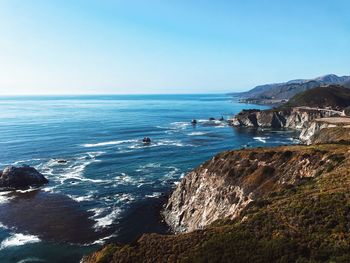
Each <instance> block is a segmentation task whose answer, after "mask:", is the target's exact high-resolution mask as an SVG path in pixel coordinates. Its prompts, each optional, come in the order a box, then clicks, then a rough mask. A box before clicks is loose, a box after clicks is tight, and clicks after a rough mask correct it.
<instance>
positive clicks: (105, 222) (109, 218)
mask: <svg viewBox="0 0 350 263" xmlns="http://www.w3.org/2000/svg"><path fill="white" fill-rule="evenodd" d="M120 213H121V209H120V208H116V207H114V209H113V211H112V212H111V213H109V214H107V215H106V216H104V217H100V218H94V220H95V221H96V224H95V225H94V228H95V229H99V228H105V227H107V226H109V225H111V224H112V223H113V222H114V220H115V219H117V218H118V216H119V214H120Z"/></svg>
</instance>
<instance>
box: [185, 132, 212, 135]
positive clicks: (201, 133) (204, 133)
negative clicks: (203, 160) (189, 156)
mask: <svg viewBox="0 0 350 263" xmlns="http://www.w3.org/2000/svg"><path fill="white" fill-rule="evenodd" d="M206 134H208V133H207V132H190V133H188V134H187V135H189V136H201V135H206Z"/></svg>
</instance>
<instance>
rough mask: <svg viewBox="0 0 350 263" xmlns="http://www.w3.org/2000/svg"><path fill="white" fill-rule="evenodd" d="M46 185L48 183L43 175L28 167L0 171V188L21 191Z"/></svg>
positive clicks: (9, 167) (13, 167) (8, 168)
mask: <svg viewBox="0 0 350 263" xmlns="http://www.w3.org/2000/svg"><path fill="white" fill-rule="evenodd" d="M46 183H48V180H47V179H46V178H45V177H44V175H42V174H41V173H39V172H38V171H37V170H36V169H35V168H34V167H30V166H28V165H23V166H21V167H15V166H8V167H6V168H5V169H4V170H3V171H0V188H14V189H23V188H28V187H30V186H40V185H43V184H46Z"/></svg>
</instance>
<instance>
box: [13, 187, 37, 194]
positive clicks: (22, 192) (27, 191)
mask: <svg viewBox="0 0 350 263" xmlns="http://www.w3.org/2000/svg"><path fill="white" fill-rule="evenodd" d="M39 189H40V188H28V189H26V190H16V193H21V194H24V193H29V192H33V191H37V190H39Z"/></svg>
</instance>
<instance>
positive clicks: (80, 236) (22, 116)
mask: <svg viewBox="0 0 350 263" xmlns="http://www.w3.org/2000/svg"><path fill="white" fill-rule="evenodd" d="M248 108H259V109H265V108H266V107H265V106H256V105H248V104H241V103H238V102H237V101H236V100H235V99H234V98H232V97H230V96H226V95H224V94H210V95H202V94H201V95H110V96H40V97H1V98H0V148H1V151H0V169H3V168H4V167H5V166H7V165H17V166H19V165H22V164H27V165H31V166H34V167H35V168H36V169H38V170H39V171H40V172H41V173H43V174H44V175H45V176H46V177H47V178H48V180H49V183H48V184H47V185H45V186H43V187H41V188H39V189H35V188H34V189H29V190H25V191H23V190H22V191H20V190H18V191H11V192H9V191H7V192H0V262H68V263H69V262H79V260H80V259H81V257H82V256H83V255H84V254H87V253H90V252H91V251H94V250H96V249H98V248H99V247H100V246H101V245H102V244H104V243H106V242H112V241H113V242H131V241H133V240H135V239H136V238H137V237H139V236H140V235H142V234H143V233H147V232H157V233H167V231H168V229H167V226H166V225H165V224H164V223H163V222H162V219H161V217H160V216H159V211H160V209H161V206H162V204H163V202H164V200H166V196H167V195H168V194H169V193H170V191H171V189H172V188H173V187H175V185H176V184H177V183H178V182H179V181H180V180H181V178H182V177H183V176H184V175H185V174H186V173H187V172H189V171H190V170H191V169H193V168H195V167H196V166H198V165H199V164H201V163H202V162H204V161H205V160H207V159H210V158H211V157H212V156H213V155H214V154H216V153H219V152H221V151H224V150H230V149H240V148H242V147H259V146H277V145H284V144H291V143H295V142H297V140H295V139H294V138H295V137H297V133H296V132H295V131H292V130H272V129H247V128H233V127H230V126H229V125H227V123H226V122H225V121H220V120H218V119H219V118H221V117H223V118H225V119H227V118H228V117H231V116H232V115H234V114H236V113H238V112H239V111H241V110H242V109H248ZM209 118H215V119H216V120H214V121H209V120H208V119H209ZM192 119H196V120H198V123H197V125H192V124H191V123H190V122H191V120H192ZM145 136H147V137H150V138H151V140H152V142H151V144H150V145H144V144H143V143H142V139H143V138H144V137H145Z"/></svg>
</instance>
